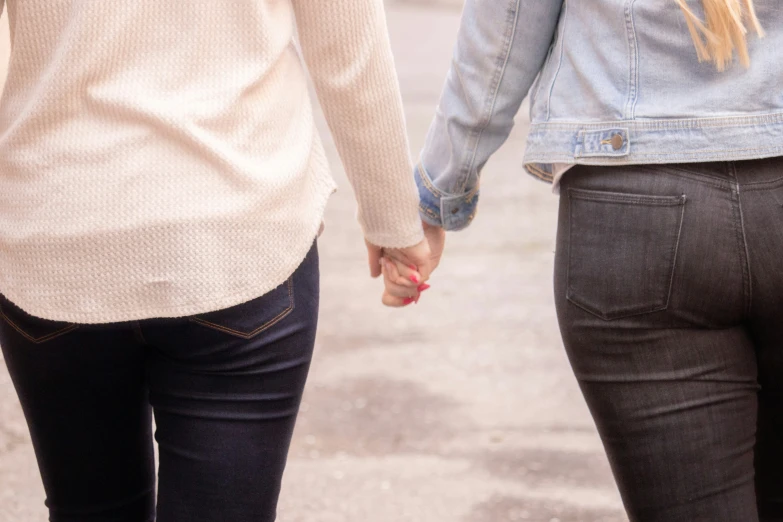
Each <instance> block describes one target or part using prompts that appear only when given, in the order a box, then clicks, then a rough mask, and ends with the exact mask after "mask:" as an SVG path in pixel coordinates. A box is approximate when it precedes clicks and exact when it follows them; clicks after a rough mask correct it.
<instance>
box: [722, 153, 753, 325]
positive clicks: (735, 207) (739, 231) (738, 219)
mask: <svg viewBox="0 0 783 522" xmlns="http://www.w3.org/2000/svg"><path fill="white" fill-rule="evenodd" d="M727 169H728V170H729V172H730V174H731V176H732V177H733V178H734V186H733V188H732V191H731V194H732V199H733V200H734V201H733V204H732V211H733V213H734V223H735V225H734V228H735V230H736V235H737V250H738V252H737V253H738V254H739V257H740V265H741V266H742V286H743V293H744V294H745V295H744V298H745V306H744V308H745V315H746V316H749V315H750V313H751V306H752V302H753V288H752V281H751V274H750V253H749V249H748V241H747V234H746V233H745V220H744V218H743V213H742V202H741V199H740V184H739V180H738V179H737V166H736V164H735V163H734V162H731V163H729V165H728V166H727Z"/></svg>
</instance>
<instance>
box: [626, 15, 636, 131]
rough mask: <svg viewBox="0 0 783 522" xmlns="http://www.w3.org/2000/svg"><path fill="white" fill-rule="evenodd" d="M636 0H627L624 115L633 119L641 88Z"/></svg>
mask: <svg viewBox="0 0 783 522" xmlns="http://www.w3.org/2000/svg"><path fill="white" fill-rule="evenodd" d="M635 3H636V0H626V4H625V27H626V32H627V36H628V99H627V100H626V102H625V110H624V114H623V115H624V117H625V118H626V119H633V118H634V117H635V112H636V101H637V99H638V88H639V42H638V39H637V36H636V24H635V23H634V19H633V7H634V4H635Z"/></svg>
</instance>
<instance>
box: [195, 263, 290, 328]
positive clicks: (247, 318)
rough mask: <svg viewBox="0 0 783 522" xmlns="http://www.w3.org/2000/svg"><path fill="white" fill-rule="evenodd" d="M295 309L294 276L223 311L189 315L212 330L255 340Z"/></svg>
mask: <svg viewBox="0 0 783 522" xmlns="http://www.w3.org/2000/svg"><path fill="white" fill-rule="evenodd" d="M293 310H294V278H293V276H291V277H290V278H289V279H288V281H286V282H285V283H283V284H282V285H280V286H278V287H277V288H275V289H274V290H272V291H271V292H268V293H266V294H264V295H262V296H261V297H258V298H256V299H253V300H252V301H248V302H246V303H242V304H240V305H237V306H232V307H231V308H226V309H224V310H217V311H215V312H209V313H206V314H200V315H196V316H193V317H191V318H190V320H191V321H192V322H194V323H197V324H200V325H201V326H205V327H207V328H211V329H213V330H218V331H220V332H223V333H226V334H229V335H233V336H235V337H240V338H242V339H252V338H253V337H255V336H257V335H258V334H260V333H261V332H264V331H266V330H268V329H269V328H271V327H273V326H274V325H276V324H277V323H279V322H280V321H282V320H283V319H284V318H285V317H287V316H288V315H289V314H290V313H291V312H293Z"/></svg>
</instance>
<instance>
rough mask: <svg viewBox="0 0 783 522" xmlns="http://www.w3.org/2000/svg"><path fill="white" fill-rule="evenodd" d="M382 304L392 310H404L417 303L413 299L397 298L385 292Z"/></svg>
mask: <svg viewBox="0 0 783 522" xmlns="http://www.w3.org/2000/svg"><path fill="white" fill-rule="evenodd" d="M381 302H382V303H383V304H384V305H386V306H389V307H391V308H402V307H405V306H408V305H411V304H413V303H414V302H416V301H415V300H414V299H413V298H411V297H395V296H393V295H390V294H388V293H387V292H384V293H383V297H382V298H381Z"/></svg>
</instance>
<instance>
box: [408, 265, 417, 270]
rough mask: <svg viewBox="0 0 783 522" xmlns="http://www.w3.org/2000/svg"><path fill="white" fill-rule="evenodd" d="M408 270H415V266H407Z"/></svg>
mask: <svg viewBox="0 0 783 522" xmlns="http://www.w3.org/2000/svg"><path fill="white" fill-rule="evenodd" d="M408 268H410V269H411V270H416V265H408Z"/></svg>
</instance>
